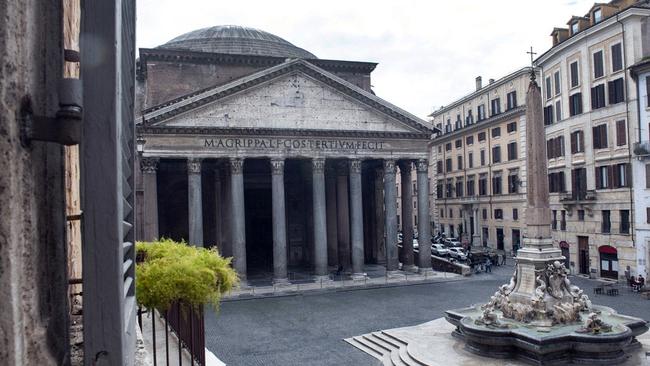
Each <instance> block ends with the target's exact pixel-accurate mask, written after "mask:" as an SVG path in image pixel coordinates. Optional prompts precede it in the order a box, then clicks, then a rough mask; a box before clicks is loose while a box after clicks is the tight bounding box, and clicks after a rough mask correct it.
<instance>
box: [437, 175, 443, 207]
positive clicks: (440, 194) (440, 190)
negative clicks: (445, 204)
mask: <svg viewBox="0 0 650 366" xmlns="http://www.w3.org/2000/svg"><path fill="white" fill-rule="evenodd" d="M442 196H443V191H442V182H438V183H437V184H436V198H442ZM441 212H442V210H441Z"/></svg>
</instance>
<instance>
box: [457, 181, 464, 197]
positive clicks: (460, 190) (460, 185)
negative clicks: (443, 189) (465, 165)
mask: <svg viewBox="0 0 650 366" xmlns="http://www.w3.org/2000/svg"><path fill="white" fill-rule="evenodd" d="M456 197H463V181H462V180H461V181H457V182H456Z"/></svg>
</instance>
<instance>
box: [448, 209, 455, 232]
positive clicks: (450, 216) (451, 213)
mask: <svg viewBox="0 0 650 366" xmlns="http://www.w3.org/2000/svg"><path fill="white" fill-rule="evenodd" d="M449 218H450V219H453V218H454V210H452V209H451V208H450V209H449ZM450 227H451V226H450ZM451 232H452V233H453V232H454V229H451Z"/></svg>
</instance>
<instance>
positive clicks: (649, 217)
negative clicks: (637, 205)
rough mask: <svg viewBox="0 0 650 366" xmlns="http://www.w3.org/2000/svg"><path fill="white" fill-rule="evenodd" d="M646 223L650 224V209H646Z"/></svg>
mask: <svg viewBox="0 0 650 366" xmlns="http://www.w3.org/2000/svg"><path fill="white" fill-rule="evenodd" d="M645 222H646V224H650V207H646V209H645Z"/></svg>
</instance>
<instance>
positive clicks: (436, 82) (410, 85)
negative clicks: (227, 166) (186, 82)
mask: <svg viewBox="0 0 650 366" xmlns="http://www.w3.org/2000/svg"><path fill="white" fill-rule="evenodd" d="M137 4H138V9H137V46H138V48H153V47H155V46H158V45H160V44H163V43H165V42H167V41H169V40H170V39H172V38H174V37H176V36H178V35H180V34H183V33H186V32H189V31H192V30H195V29H199V28H205V27H210V26H214V25H229V24H232V25H241V26H246V27H252V28H258V29H261V30H264V31H267V32H269V33H273V34H275V35H277V36H280V37H282V38H284V39H285V40H287V41H289V42H291V43H293V44H294V45H296V46H298V47H301V48H304V49H306V50H308V51H310V52H311V53H313V54H315V55H316V56H317V57H318V58H322V59H334V60H348V61H369V62H377V63H378V64H379V65H378V66H377V68H376V69H375V71H374V72H373V73H372V86H373V91H374V92H375V93H376V94H377V95H378V96H379V97H381V98H383V99H385V100H387V101H389V102H391V103H392V104H395V105H397V106H399V107H400V108H403V109H405V110H407V111H409V112H411V113H413V114H415V115H416V116H418V117H421V118H426V116H427V115H429V114H430V113H431V112H433V111H434V110H436V109H438V108H440V107H441V106H443V105H447V104H449V103H451V102H453V101H454V100H456V99H459V98H460V97H462V96H464V95H467V94H469V93H471V92H472V91H474V90H475V78H476V76H479V75H480V76H482V77H483V83H484V85H485V84H486V83H487V81H488V79H490V78H493V79H499V78H501V77H503V76H505V75H507V74H509V73H511V72H513V71H515V70H518V69H520V68H522V67H525V66H528V65H529V64H530V56H529V55H528V54H527V53H526V52H527V51H528V50H529V49H530V47H531V46H532V47H533V49H534V50H535V52H537V53H538V55H537V56H539V55H540V54H541V53H543V52H544V51H546V50H548V49H549V48H550V46H551V37H550V34H551V31H552V30H553V28H554V27H566V23H567V21H568V20H569V19H570V18H571V16H572V15H584V14H586V13H587V12H588V11H589V8H591V6H592V5H593V0H592V1H585V0H541V1H533V0H490V1H480V0H452V1H438V0H429V1H414V0H401V1H397V0H393V1H384V0H374V1H366V0H358V1H353V0H347V1H344V0H328V1H308V0H302V1H293V0H290V1H283V0H274V1H268V0H267V1H263V0H261V1H249V0H235V1H218V0H182V1H179V0H139V1H138V2H137Z"/></svg>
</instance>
